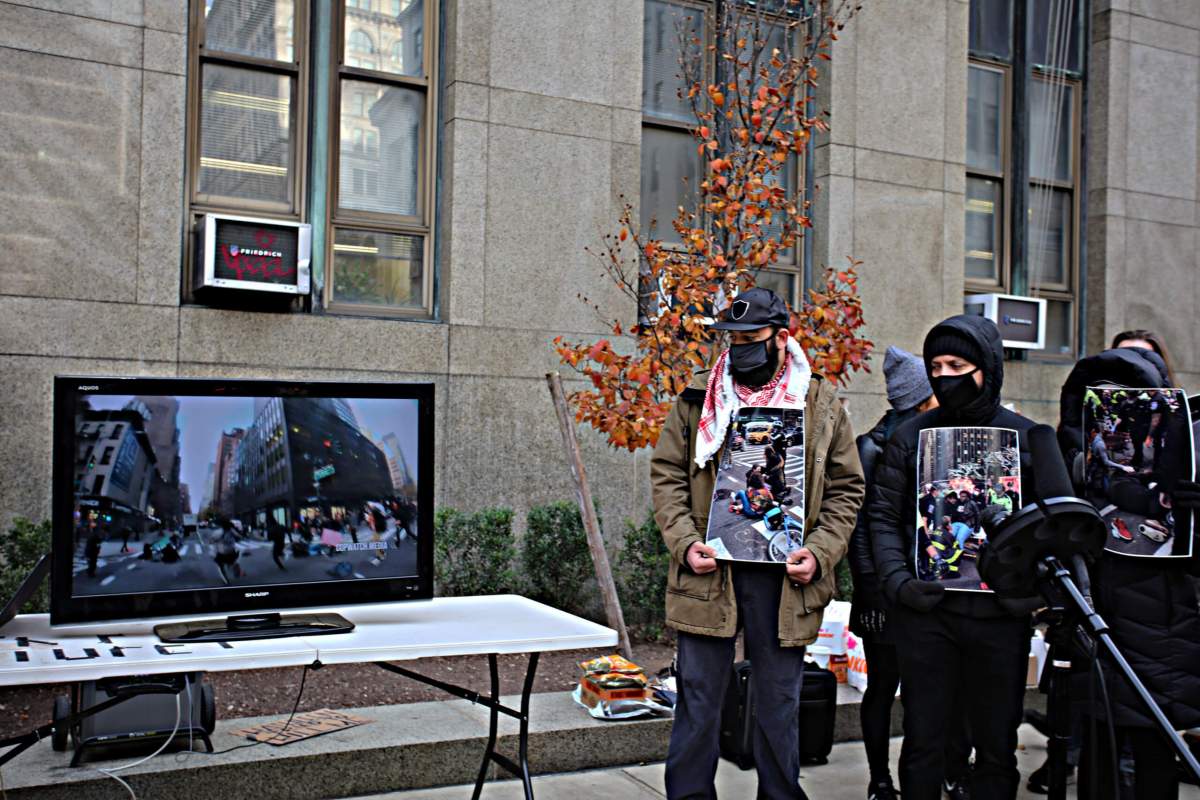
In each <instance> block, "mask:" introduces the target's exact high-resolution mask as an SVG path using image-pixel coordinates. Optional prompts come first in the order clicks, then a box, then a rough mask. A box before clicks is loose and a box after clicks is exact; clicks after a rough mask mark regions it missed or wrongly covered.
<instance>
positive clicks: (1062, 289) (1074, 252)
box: [1026, 44, 1086, 361]
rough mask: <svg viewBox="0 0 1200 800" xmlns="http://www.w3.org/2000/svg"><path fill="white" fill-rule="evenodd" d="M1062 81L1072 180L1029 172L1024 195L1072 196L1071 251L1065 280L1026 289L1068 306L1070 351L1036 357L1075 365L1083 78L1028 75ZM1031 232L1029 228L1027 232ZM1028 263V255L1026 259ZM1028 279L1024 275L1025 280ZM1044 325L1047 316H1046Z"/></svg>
mask: <svg viewBox="0 0 1200 800" xmlns="http://www.w3.org/2000/svg"><path fill="white" fill-rule="evenodd" d="M1081 58H1086V44H1085V45H1084V53H1083V54H1081ZM1038 80H1041V81H1061V82H1063V83H1064V84H1065V85H1067V86H1070V87H1072V91H1071V113H1070V122H1071V130H1070V133H1069V135H1068V139H1067V141H1068V142H1069V143H1070V147H1071V158H1070V163H1071V180H1070V181H1055V180H1047V179H1044V178H1035V177H1034V176H1033V172H1032V170H1031V171H1030V174H1029V186H1028V188H1027V191H1028V192H1029V193H1030V195H1032V192H1033V189H1034V188H1035V187H1037V186H1043V185H1044V186H1047V187H1050V188H1053V189H1065V190H1067V191H1069V192H1070V193H1071V203H1070V225H1071V230H1070V232H1069V234H1070V239H1069V241H1070V247H1071V254H1070V257H1069V258H1068V259H1067V264H1066V268H1067V270H1068V273H1069V274H1068V275H1067V276H1066V278H1067V280H1066V282H1065V283H1061V284H1047V283H1042V284H1040V285H1039V286H1036V287H1035V286H1030V287H1029V296H1030V297H1039V298H1042V299H1045V300H1048V301H1052V302H1053V301H1059V302H1067V303H1069V304H1070V319H1069V320H1068V325H1069V329H1070V331H1071V341H1070V344H1071V347H1070V350H1069V351H1068V352H1066V353H1054V352H1050V351H1049V350H1047V349H1042V350H1039V351H1038V356H1039V357H1040V358H1044V359H1047V360H1054V361H1074V360H1075V358H1076V355H1077V354H1078V353H1079V352H1080V351H1081V348H1082V342H1081V335H1080V331H1079V312H1080V308H1079V304H1080V298H1079V284H1080V273H1081V271H1082V266H1083V265H1082V261H1081V259H1080V253H1081V251H1082V246H1083V243H1082V239H1083V205H1082V203H1083V199H1082V194H1083V146H1084V144H1085V141H1084V138H1083V92H1084V79H1083V76H1082V75H1072V74H1070V73H1057V74H1056V73H1054V72H1051V71H1049V70H1044V69H1041V68H1037V67H1035V68H1033V69H1032V70H1031V73H1030V82H1031V83H1032V82H1033V81H1038ZM1030 229H1031V230H1032V226H1031V228H1030ZM1026 261H1027V262H1028V254H1027V255H1026ZM1026 270H1027V272H1028V270H1029V264H1028V263H1026ZM1028 278H1029V275H1028V274H1027V275H1026V279H1027V280H1028ZM1047 321H1049V315H1048V314H1047Z"/></svg>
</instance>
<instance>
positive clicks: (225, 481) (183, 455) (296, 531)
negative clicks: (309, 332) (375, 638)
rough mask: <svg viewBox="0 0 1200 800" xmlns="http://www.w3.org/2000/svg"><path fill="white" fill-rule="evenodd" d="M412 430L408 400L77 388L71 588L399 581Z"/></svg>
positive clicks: (409, 556) (413, 514)
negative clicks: (80, 401) (97, 392)
mask: <svg viewBox="0 0 1200 800" xmlns="http://www.w3.org/2000/svg"><path fill="white" fill-rule="evenodd" d="M416 425H417V401H415V400H397V399H354V398H312V397H284V398H281V397H186V396H181V397H163V398H147V397H124V396H115V395H105V396H91V397H89V398H88V401H87V403H86V404H85V406H84V408H83V409H81V411H80V413H79V414H78V415H77V418H76V430H77V436H78V440H79V442H80V447H79V452H78V453H77V454H76V464H75V487H76V493H75V498H76V509H75V511H76V520H77V535H76V548H77V549H76V557H75V565H74V570H73V571H74V584H75V585H74V593H75V594H76V595H88V594H97V593H115V592H120V593H129V592H152V591H156V590H178V589H183V588H208V587H214V586H216V587H220V586H226V585H231V586H233V585H236V586H255V585H262V584H272V583H296V582H304V581H322V580H354V579H360V578H380V577H407V576H411V575H415V574H416V571H417V537H418V536H419V535H420V533H421V532H420V531H418V530H417V485H418V481H419V479H420V476H419V475H418V474H417V473H416V464H417V430H416ZM377 436H378V438H376V437H377ZM193 487H195V488H193ZM193 497H195V498H197V500H200V501H202V502H201V503H194V502H193V499H192V498H193Z"/></svg>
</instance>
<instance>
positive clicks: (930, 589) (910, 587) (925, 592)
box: [896, 578, 946, 611]
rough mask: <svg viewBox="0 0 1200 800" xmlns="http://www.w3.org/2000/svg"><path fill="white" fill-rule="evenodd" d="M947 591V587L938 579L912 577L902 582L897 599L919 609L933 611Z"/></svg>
mask: <svg viewBox="0 0 1200 800" xmlns="http://www.w3.org/2000/svg"><path fill="white" fill-rule="evenodd" d="M945 593H946V587H945V586H942V584H940V583H938V582H936V581H922V580H918V579H916V578H910V579H908V580H907V581H905V582H904V583H902V584H900V591H898V592H896V599H897V600H899V601H900V602H901V603H904V605H906V606H908V607H909V608H912V609H915V610H917V611H932V610H933V607H934V606H936V605H937V604H938V603H940V602H941V601H942V595H943V594H945Z"/></svg>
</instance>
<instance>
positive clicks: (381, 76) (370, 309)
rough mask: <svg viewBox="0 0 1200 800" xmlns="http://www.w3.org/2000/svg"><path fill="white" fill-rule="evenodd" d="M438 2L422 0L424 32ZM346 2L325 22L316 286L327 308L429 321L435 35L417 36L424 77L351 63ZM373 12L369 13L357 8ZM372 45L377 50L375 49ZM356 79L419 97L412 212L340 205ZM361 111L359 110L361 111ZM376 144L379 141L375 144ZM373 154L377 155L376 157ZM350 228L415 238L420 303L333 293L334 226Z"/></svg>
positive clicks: (432, 312)
mask: <svg viewBox="0 0 1200 800" xmlns="http://www.w3.org/2000/svg"><path fill="white" fill-rule="evenodd" d="M439 5H440V3H439V2H438V0H424V2H423V3H422V14H423V15H424V16H423V20H422V25H423V26H424V29H425V30H435V28H434V27H431V26H436V25H437V24H438V6H439ZM350 8H351V6H350V3H349V2H348V1H347V0H334V2H333V20H332V24H331V25H330V37H331V47H332V48H333V49H332V50H331V51H330V59H329V68H330V95H331V96H330V106H329V108H330V114H329V123H328V124H329V163H328V165H327V166H328V172H327V181H328V183H327V186H328V191H327V197H328V209H329V211H328V215H327V219H326V221H325V230H326V235H325V282H324V286H323V287H322V298H321V301H322V304H323V306H324V308H325V309H326V310H328V311H330V312H333V313H337V314H347V315H362V316H371V317H381V316H383V317H400V318H416V319H429V318H432V317H433V316H434V315H435V309H434V275H433V273H434V264H433V254H434V252H435V250H434V237H435V235H436V231H435V227H436V226H435V225H434V222H435V219H434V218H435V216H436V210H437V198H436V197H435V196H434V191H433V190H434V188H435V187H436V185H437V180H436V176H437V158H436V154H437V114H438V100H439V98H438V94H439V92H438V73H437V66H438V57H439V54H438V37H436V36H423V37H422V43H423V53H422V71H423V75H424V76H425V77H420V76H414V75H404V74H401V73H390V72H385V71H383V70H371V69H367V68H365V67H354V66H350V65H349V64H347V63H346V57H347V46H346V35H345V33H346V15H347V12H348V11H349V10H350ZM355 10H358V11H360V12H361V13H364V14H371V15H375V14H376V13H377V12H374V11H369V12H368V11H362V10H361V9H355ZM377 49H378V48H377ZM379 57H380V58H381V59H383V60H385V61H388V62H390V60H391V55H390V52H387V53H383V52H382V50H381V51H380V56H379ZM345 81H357V82H363V83H370V84H376V85H381V86H398V87H401V88H406V89H410V90H415V91H419V92H421V93H422V94H423V95H424V100H425V105H424V111H423V117H422V120H421V127H422V130H421V132H420V133H419V134H418V150H417V175H416V181H417V186H416V200H417V214H415V215H404V214H387V213H383V212H378V211H364V210H360V209H346V208H342V206H341V157H342V151H341V148H342V136H341V124H342V91H343V90H342V84H343V82H345ZM365 111H366V109H365V108H364V112H365ZM379 147H380V148H382V141H380V142H379ZM376 157H378V156H376ZM339 228H340V229H350V230H356V231H366V232H373V233H382V234H390V235H393V236H410V237H413V236H415V237H420V238H421V272H422V277H421V281H422V288H421V306H420V307H419V308H416V307H412V308H403V307H399V306H386V305H382V304H374V303H354V302H349V301H346V300H338V299H336V296H335V294H334V286H335V282H336V280H337V263H336V255H335V247H336V244H335V242H336V239H337V230H338V229H339Z"/></svg>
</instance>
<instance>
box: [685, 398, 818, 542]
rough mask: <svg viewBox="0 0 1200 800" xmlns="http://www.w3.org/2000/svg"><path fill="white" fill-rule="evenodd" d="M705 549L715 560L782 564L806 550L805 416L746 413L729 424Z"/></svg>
mask: <svg viewBox="0 0 1200 800" xmlns="http://www.w3.org/2000/svg"><path fill="white" fill-rule="evenodd" d="M705 543H706V544H707V545H709V546H710V547H712V548H713V549H714V550H715V551H716V558H719V559H726V560H731V561H765V562H777V563H783V562H786V561H787V557H788V554H789V553H791V552H792V551H793V550H799V549H800V548H801V547H803V546H804V412H803V411H802V410H796V409H782V408H757V407H749V408H743V409H741V410H740V411H738V412H737V413H736V414H734V415H733V419H731V420H730V421H729V430H728V432H727V433H726V436H725V448H724V450H723V451H722V453H721V461H720V464H718V467H717V482H716V484H715V486H714V488H713V499H712V508H711V510H710V511H709V512H708V533H707V538H706V541H705Z"/></svg>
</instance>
